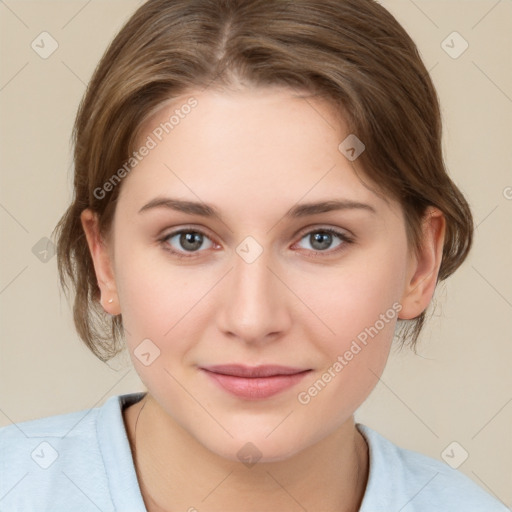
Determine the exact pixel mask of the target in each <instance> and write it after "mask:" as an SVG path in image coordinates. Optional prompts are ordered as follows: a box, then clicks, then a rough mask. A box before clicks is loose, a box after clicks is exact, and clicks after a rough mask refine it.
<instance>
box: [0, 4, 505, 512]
mask: <svg viewBox="0 0 512 512" xmlns="http://www.w3.org/2000/svg"><path fill="white" fill-rule="evenodd" d="M139 3H140V2H135V1H122V2H120V1H105V0H95V1H90V2H87V1H80V2H78V1H61V2H55V1H53V2H48V1H37V2H28V1H19V0H18V1H15V0H7V1H5V2H0V34H1V61H0V62H1V67H0V116H1V117H0V119H1V132H0V149H1V192H0V227H1V233H2V244H3V245H2V247H3V250H2V256H1V265H0V308H1V333H0V340H1V341H0V344H1V361H0V365H1V366H0V379H1V380H0V391H1V395H0V425H7V424H10V423H11V422H19V421H23V420H27V419H33V418H38V417H42V416H47V415H53V414H58V413H64V412H68V411H75V410H80V409H85V408H90V407H94V406H98V405H101V404H102V403H104V401H105V400H106V399H107V398H108V397H109V396H111V395H114V394H121V393H127V392H131V391H136V390H140V389H143V388H142V386H141V383H140V381H139V379H138V377H137V375H136V373H135V371H134V370H133V369H132V367H131V363H130V362H129V359H128V356H127V355H125V357H121V358H119V359H118V360H116V361H112V362H109V364H103V363H101V362H100V361H98V360H96V359H95V358H94V356H93V355H92V354H90V353H89V352H88V351H87V349H86V348H85V347H83V346H82V345H81V343H80V342H79V339H78V337H77V335H76V334H75V331H74V328H73V325H72V320H71V313H70V307H69V306H68V304H67V303H66V300H65V297H64V295H63V294H60V293H59V288H58V281H57V270H56V258H55V257H52V258H50V259H49V260H48V261H47V262H46V263H44V262H42V261H40V260H39V259H38V258H36V256H35V255H34V254H33V252H32V248H33V247H34V245H35V244H36V243H37V242H38V241H39V240H40V239H41V238H43V237H49V236H50V233H51V232H52V230H53V228H54V226H55V224H56V223H57V221H58V219H59V218H60V216H61V215H62V213H63V212H64V210H65V207H66V205H67V203H68V201H69V200H70V197H71V179H72V176H71V148H70V144H69V140H70V133H71V127H72V123H73V119H74V115H75V112H76V109H77V106H78V103H79V101H80V98H81V96H82V94H83V92H84V89H85V84H86V83H87V81H88V79H89V77H90V76H91V74H92V71H93V68H94V66H95V65H96V63H97V62H98V60H99V58H100V57H101V55H102V53H103V51H104V49H105V48H106V46H107V44H108V42H109V41H110V40H111V38H112V37H113V36H114V35H115V33H116V32H117V31H118V29H119V28H120V27H121V26H122V24H123V23H124V21H125V20H126V19H127V18H128V17H129V16H130V14H131V12H133V10H134V8H135V7H136V6H137V5H138V4H139ZM382 3H383V5H384V6H385V7H387V8H388V9H389V10H391V11H392V12H393V14H395V16H396V17H397V18H398V20H399V21H400V22H401V23H402V24H403V25H404V27H405V28H406V30H408V32H409V33H410V34H411V36H412V37H413V39H414V40H415V41H416V43H417V44H418V46H419V48H420V51H421V54H422V56H423V58H424V61H425V64H426V66H427V68H428V69H429V70H431V75H432V78H433V80H434V82H435V85H436V86H437V88H438V91H439V95H440V98H441V103H442V109H443V117H444V123H445V124H444V127H445V132H444V135H445V139H444V148H445V155H446V159H447V163H448V167H449V169H450V173H451V175H452V177H453V179H454V181H455V182H456V183H457V184H458V185H459V187H460V188H461V190H462V191H463V192H464V193H465V194H466V196H467V198H468V200H469V202H470V204H471V207H472V209H473V213H474V217H475V222H476V224H477V229H476V240H475V246H474V249H473V251H472V253H471V255H470V257H469V259H468V260H467V261H466V262H465V264H464V265H463V266H462V267H461V268H460V269H459V271H458V272H457V273H456V274H455V275H454V276H452V277H451V278H450V279H449V280H448V281H447V282H446V283H445V284H443V285H441V287H440V288H439V289H438V290H437V292H436V299H437V304H438V306H437V309H436V313H435V314H436V316H435V318H433V319H432V321H431V323H430V324H429V326H428V327H427V329H426V330H425V331H424V334H423V336H422V339H421V340H420V343H421V344H420V347H421V348H420V355H419V356H415V355H414V354H413V353H409V352H403V353H401V354H394V353H392V355H391V357H390V360H389V362H388V366H387V368H386V371H385V372H384V374H383V376H382V379H381V382H380V383H379V385H378V386H377V388H376V389H375V391H374V392H373V393H372V395H371V396H370V398H369V399H368V400H367V402H366V403H365V404H364V405H363V406H362V407H361V408H360V410H359V411H358V412H357V414H356V420H357V421H360V422H362V423H365V424H367V425H369V426H371V427H372V428H374V429H376V430H377V431H379V432H380V433H382V434H383V435H384V436H386V437H388V438H389V439H390V440H392V441H394V442H395V443H397V444H399V445H401V446H403V447H406V448H409V449H414V450H416V451H420V452H422V453H425V454H427V455H430V456H431V457H434V458H436V459H439V460H442V456H441V454H442V452H443V450H444V449H445V448H446V447H447V446H448V445H449V444H450V443H452V442H453V441H456V442H457V443H459V444H460V446H461V447H463V449H465V450H466V451H467V452H468V453H469V457H468V459H467V460H466V461H465V462H464V463H463V464H462V465H461V466H460V467H459V470H460V471H462V472H464V473H465V474H467V475H468V476H469V477H470V478H472V479H473V480H474V481H475V482H477V483H478V484H479V485H480V486H482V487H483V488H485V489H486V490H487V492H489V493H492V494H494V495H496V496H497V497H498V498H499V499H501V500H502V501H503V502H504V503H505V504H507V505H508V506H511V505H512V372H511V370H510V367H511V361H512V343H511V342H512V269H511V262H512V259H511V256H512V172H511V169H512V165H511V164H512V161H511V160H512V158H511V151H510V148H511V130H512V76H511V70H512V1H510V0H501V1H497V0H485V1H484V0H482V1H455V0H448V1H427V0H421V1H420V0H415V1H414V2H413V1H412V0H385V1H382ZM43 31H47V32H49V33H50V34H51V35H52V37H53V38H54V39H55V40H56V41H57V42H58V45H59V46H58V49H57V50H56V51H55V52H54V53H53V54H52V55H51V56H50V57H49V58H47V59H42V58H41V57H40V56H39V55H38V54H36V53H35V51H34V50H33V49H32V48H31V42H32V41H33V40H34V39H35V38H36V37H37V36H38V35H39V34H40V33H41V32H43ZM453 31H457V32H459V33H460V34H461V35H462V37H463V38H464V39H465V40H466V41H467V42H468V43H469V48H468V49H467V50H466V51H465V52H464V53H463V54H462V55H461V56H460V57H458V58H456V59H454V58H452V57H450V56H449V55H448V54H447V53H446V52H445V51H444V50H443V48H442V46H441V43H442V41H443V40H445V38H446V37H447V36H448V35H449V34H451V33H452V32H453ZM459 44H460V43H459V42H457V43H456V45H459ZM457 48H460V46H455V49H457ZM454 453H455V455H456V456H457V457H458V456H459V454H460V453H461V448H459V447H457V448H456V449H455V452H454Z"/></svg>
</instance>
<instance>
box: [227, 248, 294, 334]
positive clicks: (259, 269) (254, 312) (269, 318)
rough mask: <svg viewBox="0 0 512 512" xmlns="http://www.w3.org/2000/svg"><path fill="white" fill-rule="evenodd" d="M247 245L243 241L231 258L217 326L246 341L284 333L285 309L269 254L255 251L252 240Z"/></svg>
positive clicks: (268, 251)
mask: <svg viewBox="0 0 512 512" xmlns="http://www.w3.org/2000/svg"><path fill="white" fill-rule="evenodd" d="M247 243H248V245H244V243H243V242H242V243H241V244H240V245H239V247H238V248H237V254H235V255H234V262H233V270H232V271H231V272H230V274H231V277H230V280H229V284H228V287H229V288H230V289H229V290H228V292H227V294H226V300H225V301H224V302H223V311H222V314H221V318H222V320H221V325H220V327H221V328H222V330H224V331H225V332H229V333H231V334H232V335H236V336H237V337H239V338H240V339H241V340H243V341H246V342H249V341H258V340H263V339H264V338H265V337H266V336H267V335H268V334H271V333H278V332H280V331H282V330H284V329H285V328H286V325H287V321H286V319H287V314H286V310H287V308H286V305H285V300H286V298H285V296H284V295H283V290H280V289H279V286H280V282H279V279H277V278H276V277H275V275H274V274H273V272H271V271H270V269H269V267H270V268H272V266H273V265H272V260H273V258H272V255H271V251H270V250H267V249H265V250H263V247H261V246H260V249H258V248H257V247H256V245H255V244H254V242H253V241H250V240H249V241H248V242H247ZM251 244H252V245H251ZM258 253H259V254H258ZM281 287H282V285H281Z"/></svg>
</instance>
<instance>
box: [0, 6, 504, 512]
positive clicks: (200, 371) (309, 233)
mask: <svg viewBox="0 0 512 512" xmlns="http://www.w3.org/2000/svg"><path fill="white" fill-rule="evenodd" d="M74 141H75V154H74V159H75V184H74V186H75V197H74V200H73V202H72V204H71V205H70V207H69V209H68V210H67V212H66V213H65V215H64V216H63V218H62V219H61V221H60V222H59V225H58V226H57V231H58V258H59V271H60V276H61V282H62V284H63V286H64V287H65V289H66V286H71V288H72V289H73V291H74V292H75V298H74V320H75V325H76V327H77V331H78V333H79V335H80V337H81V338H82V339H83V341H84V342H85V343H86V345H87V346H88V347H89V348H90V349H91V350H92V351H93V352H94V354H96V355H97V356H98V357H99V358H100V359H102V360H104V361H106V360H108V359H109V358H111V357H112V356H113V355H115V354H116V353H117V352H118V351H119V350H121V349H122V345H123V344H122V343H121V341H123V342H124V343H126V346H127V347H128V349H129V352H130V356H131V358H132V361H133V364H134V367H135V369H136V371H137V372H138V374H139V376H140V377H141V379H142V381H143V382H144V384H145V386H146V388H147V392H145V393H132V394H127V395H121V396H113V397H111V398H110V399H109V400H108V401H107V402H106V403H105V405H103V406H102V407H99V408H95V409H92V410H90V411H80V412H76V413H73V414H67V415H60V416H54V417H50V418H45V419H39V420H35V421H32V422H28V423H23V424H20V425H19V427H20V428H22V432H23V434H24V435H21V434H20V429H16V428H15V427H14V426H11V427H7V428H4V429H2V430H0V439H1V440H2V441H1V444H2V449H3V452H4V453H5V457H4V459H3V460H4V462H3V464H4V465H5V468H7V470H8V471H9V482H6V484H5V490H4V489H3V488H2V495H4V494H6V493H7V492H9V494H8V495H6V497H5V506H6V507H7V508H8V509H9V510H11V509H12V510H52V511H56V510H73V509H77V510H89V509H90V510H98V509H99V510H104V511H107V510H108V511H110V510H119V511H123V512H125V511H143V510H147V511H149V512H154V511H178V510H187V511H189V512H191V511H195V510H197V511H200V512H201V511H206V510H207V511H230V510H237V511H262V510H265V511H273V510H281V511H283V510H284V511H292V510H293V511H295V510H309V511H314V510H318V511H323V512H331V511H332V512H334V511H337V512H340V511H343V512H349V511H350V512H353V511H357V510H359V511H362V512H377V511H382V512H384V511H385V512H390V511H395V510H396V511H398V510H402V511H413V510H414V511H427V510H428V511H430V510H436V511H443V510H446V511H448V510H449V511H454V510H464V511H465V512H469V511H471V512H476V511H481V512H484V511H485V512H490V511H496V512H498V511H505V510H506V508H505V507H504V506H503V505H501V504H500V503H499V502H498V501H497V500H495V499H494V498H492V497H491V496H490V495H487V494H486V493H485V492H484V491H483V490H482V489H480V487H478V486H477V485H476V484H475V483H473V482H472V481H471V480H470V479H469V478H467V477H466V476H464V475H463V474H462V473H460V472H457V471H455V470H453V469H451V468H450V467H449V466H448V465H445V464H442V463H441V462H439V461H436V460H434V459H432V458H429V457H426V456H424V455H421V454H419V453H415V452H412V451H408V450H404V449H402V448H400V447H398V446H396V445H394V444H393V443H391V442H390V441H388V440H387V439H385V438H384V437H382V436H380V435H379V434H378V433H377V432H375V431H374V430H372V429H370V428H369V427H367V426H365V425H362V424H356V423H355V422H354V417H353V414H354V412H355V411H356V410H357V408H358V407H359V406H360V405H361V404H362V403H363V402H364V400H365V399H366V398H367V397H368V395H369V394H370V392H371V391H372V389H373V388H374V387H375V385H376V384H377V382H378V379H379V376H380V375H381V374H382V372H383V370H384V367H385V364H386V360H387V357H388V354H389V350H390V347H391V343H392V341H393V337H394V335H395V330H396V328H397V327H398V326H399V325H403V324H405V327H406V328H405V329H403V331H402V342H403V344H405V343H406V342H408V343H409V345H411V346H412V347H414V346H415V343H416V341H417V338H418V335H419V333H420V331H421V327H422V324H423V321H424V318H425V310H426V308H427V307H428V305H429V303H430V300H431V298H432V295H433V293H434V290H435V287H436V284H437V282H438V281H439V280H443V279H446V278H447V277H448V276H449V275H451V274H452V273H453V272H454V271H455V270H456V269H457V268H458V267H459V266H460V265H461V264H462V262H463V261H464V259H465V258H466V256H467V254H468V252H469V250H470V247H471V242H472V228H473V225H472V220H471V212H470V210H469V207H468V204H467V202H466V200H465V199H464V197H463V196H462V194H461V193H460V191H459V190H458V189H457V187H456V186H455V184H454V183H453V182H452V181H451V180H450V178H449V177H448V175H447V173H446V169H445V166H444V162H443V159H442V151H441V122H440V114H439V105H438V100H437V96H436V92H435V90H434V87H433V85H432V82H431V80H430V78H429V76H428V73H427V71H426V69H425V67H424V65H423V63H422V62H421V59H420V57H419V55H418V52H417V50H416V47H415V45H414V43H413V42H412V41H411V39H410V38H409V36H408V35H407V34H406V33H405V31H404V30H403V28H402V27H401V26H400V25H399V24H398V23H397V21H396V20H395V19H394V18H393V17H392V16H391V15H390V14H389V13H388V12H387V11H386V10H385V9H384V8H382V7H381V6H380V5H379V4H378V3H376V2H374V1H372V0H347V1H335V0H331V1H323V2H318V1H313V0H299V1H295V2H278V1H274V0H265V1H262V0H248V1H242V0H223V1H220V2H219V1H215V2H214V1H212V0H196V1H185V0H176V1H169V0H149V1H148V2H146V3H145V4H144V5H142V6H141V7H140V8H139V9H138V11H137V12H136V13H135V14H134V15H133V16H132V17H131V19H130V20H129V21H128V22H127V23H126V25H125V26H124V27H123V29H122V30H121V31H120V33H119V34H118V35H117V37H116V38H115V40H114V41H113V42H112V44H111V45H110V47H109V49H108V50H107V52H106V53H105V55H104V56H103V58H102V60H101V62H100V63H99V65H98V68H97V69H96V71H95V73H94V76H93V78H92V80H91V82H90V85H89V88H88V90H87V92H86V95H85V97H84V99H83V101H82V103H81V105H80V109H79V112H78V115H77V119H76V123H75V129H74ZM105 313H106V314H105ZM108 315H110V317H109V316H108ZM30 459H32V460H30ZM34 462H35V463H36V464H37V466H39V467H36V466H35V465H34ZM34 469H36V470H37V471H34ZM23 473H27V474H28V475H29V476H27V480H26V481H25V482H24V483H23V485H24V486H25V487H22V486H21V487H19V488H18V490H16V488H14V489H13V484H14V483H15V482H14V481H15V478H16V477H18V479H19V478H20V477H21V476H22V475H23ZM14 475H16V476H14ZM11 489H13V490H12V492H10V490H11ZM22 489H25V490H26V491H27V492H24V491H22ZM0 503H1V502H0Z"/></svg>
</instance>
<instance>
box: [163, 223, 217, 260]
mask: <svg viewBox="0 0 512 512" xmlns="http://www.w3.org/2000/svg"><path fill="white" fill-rule="evenodd" d="M206 240H208V241H209V242H210V244H209V245H207V246H206V247H204V242H205V241H206ZM160 242H161V243H162V244H163V247H164V249H166V250H167V251H169V252H171V253H172V254H174V255H176V256H177V257H178V258H183V257H185V258H186V257H188V256H189V255H190V256H193V254H192V253H195V252H200V251H199V250H200V249H201V248H203V249H205V248H206V249H210V248H211V247H213V245H214V244H213V242H212V241H211V239H210V238H209V237H208V236H207V235H206V234H205V233H203V232H202V231H200V230H197V229H180V230H179V231H173V232H172V233H169V234H167V235H165V236H164V237H163V238H161V239H160ZM187 253H190V254H187Z"/></svg>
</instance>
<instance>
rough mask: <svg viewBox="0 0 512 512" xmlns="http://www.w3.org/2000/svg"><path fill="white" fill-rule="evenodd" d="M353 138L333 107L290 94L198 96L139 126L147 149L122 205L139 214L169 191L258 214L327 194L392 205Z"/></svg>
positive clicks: (253, 91)
mask: <svg viewBox="0 0 512 512" xmlns="http://www.w3.org/2000/svg"><path fill="white" fill-rule="evenodd" d="M348 135H350V134H349V133H348V131H347V126H346V122H345V120H344V119H343V117H342V116H340V113H339V111H338V110H336V109H335V108H334V107H333V106H332V105H331V104H330V103H329V102H328V101H326V100H324V99H320V98H316V97H315V98H313V97H311V96H309V97H308V96H306V97H304V94H303V93H300V94H299V93H298V92H295V91H293V90H291V89H286V88H278V87H269V88H252V89H242V90H236V91H214V90H208V89H207V90H206V91H204V92H201V91H192V92H190V93H187V94H183V95H181V96H180V97H177V98H174V99H173V100H172V101H169V102H167V103H166V104H165V105H163V106H162V107H161V108H160V109H159V110H158V111H157V112H156V113H154V114H153V115H152V116H151V117H150V118H149V119H148V120H147V121H146V122H145V123H144V125H143V126H142V127H141V130H140V133H139V137H138V141H137V144H136V149H137V148H142V147H143V146H147V147H150V150H149V151H145V152H144V153H145V154H146V156H144V157H142V158H141V159H140V161H138V162H137V164H136V165H135V166H134V167H133V168H132V170H131V171H130V173H129V175H128V176H127V177H126V178H125V183H123V186H122V190H121V198H124V200H125V201H128V202H129V203H131V204H133V205H139V207H140V206H142V204H143V202H147V201H148V200H150V199H152V198H153V197H155V196H156V195H165V194H166V193H167V194H169V195H172V196H181V197H183V198H187V199H193V200H196V201H197V200H204V201H205V202H208V203H214V204H218V205H222V206H221V207H220V209H222V210H224V209H225V208H226V209H227V208H229V207H230V206H232V207H233V209H234V211H236V210H238V211H242V210H243V211H253V212H254V213H256V212H259V213H260V214H261V212H262V210H267V211H270V210H271V209H272V208H273V207H276V206H277V205H278V204H279V205H281V206H286V205H288V206H291V205H293V204H294V203H297V202H298V201H299V200H301V198H303V199H304V200H305V201H314V200H317V199H319V198H321V199H324V198H326V196H329V198H333V197H339V198H348V199H351V200H355V201H365V202H372V204H374V205H376V206H377V205H380V206H381V207H382V206H384V205H386V204H387V203H384V202H383V199H381V198H380V197H379V196H377V195H376V194H375V193H374V192H372V191H371V190H370V189H369V188H367V187H366V186H365V185H364V183H363V182H361V180H360V178H359V177H358V173H359V174H360V170H358V172H357V173H356V167H355V165H356V162H352V161H349V160H348V159H347V158H346V156H345V155H344V154H343V153H342V152H341V151H340V149H339V145H340V143H341V142H342V141H343V140H344V139H345V138H346V137H347V136H348ZM364 181H365V182H366V183H368V182H369V180H368V179H367V178H365V179H364ZM372 186H374V184H372ZM121 198H120V201H121ZM249 198H252V201H251V202H248V199H249Z"/></svg>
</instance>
